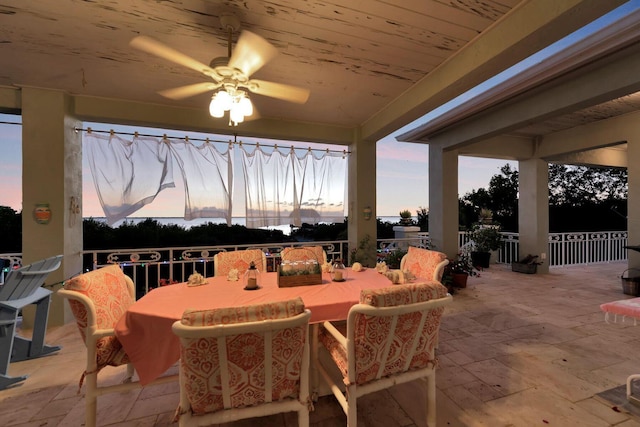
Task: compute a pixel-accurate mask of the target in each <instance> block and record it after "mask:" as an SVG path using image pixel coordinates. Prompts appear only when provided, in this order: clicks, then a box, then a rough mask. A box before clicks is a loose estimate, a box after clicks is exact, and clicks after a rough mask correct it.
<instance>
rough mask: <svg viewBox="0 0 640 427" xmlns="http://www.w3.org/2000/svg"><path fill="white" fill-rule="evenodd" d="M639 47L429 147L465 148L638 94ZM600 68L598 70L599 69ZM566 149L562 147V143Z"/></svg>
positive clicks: (439, 136) (445, 134)
mask: <svg viewBox="0 0 640 427" xmlns="http://www.w3.org/2000/svg"><path fill="white" fill-rule="evenodd" d="M638 50H640V45H634V46H630V47H628V48H627V49H625V50H621V51H619V52H617V53H616V54H615V55H612V56H610V57H607V58H602V59H601V60H600V61H598V63H597V64H592V65H591V66H590V67H589V69H582V70H578V71H576V72H575V73H573V74H567V75H565V76H564V77H563V78H562V79H557V80H555V81H553V82H550V83H548V84H546V85H543V86H541V87H539V88H537V89H536V90H532V91H529V92H527V93H525V94H523V95H520V96H518V97H515V98H513V99H512V100H510V101H508V102H503V103H501V104H499V105H497V106H495V107H493V108H491V109H488V110H487V111H485V112H483V113H481V114H477V115H475V116H473V117H471V118H468V119H466V120H463V121H461V122H460V123H459V124H457V125H455V126H451V127H449V128H448V129H445V130H443V131H441V132H438V133H436V134H435V135H430V136H425V137H428V140H429V143H438V144H441V145H443V146H444V147H446V148H451V149H454V148H458V149H459V148H461V147H464V146H465V145H469V144H473V143H475V142H478V141H483V140H486V139H488V138H491V137H494V136H497V135H500V134H505V133H509V132H513V131H515V130H517V129H519V128H521V127H523V126H527V125H528V124H530V123H536V122H540V121H544V120H545V119H548V118H550V117H554V116H559V115H562V114H566V113H570V112H574V111H578V110H580V109H583V108H586V107H590V106H594V105H598V104H600V103H603V102H606V101H609V100H612V99H615V98H619V97H621V96H624V95H628V94H630V93H634V92H637V91H639V90H640V80H639V79H638V77H637V76H638V75H640V54H638ZM596 65H599V66H600V67H599V68H597V67H596ZM563 144H564V143H563Z"/></svg>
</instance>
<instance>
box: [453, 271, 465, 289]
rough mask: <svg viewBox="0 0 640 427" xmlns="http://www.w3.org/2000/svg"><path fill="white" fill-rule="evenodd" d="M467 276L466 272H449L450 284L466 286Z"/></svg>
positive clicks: (458, 286)
mask: <svg viewBox="0 0 640 427" xmlns="http://www.w3.org/2000/svg"><path fill="white" fill-rule="evenodd" d="M468 278H469V275H468V274H467V273H451V284H452V285H453V286H455V287H456V288H466V287H467V279H468Z"/></svg>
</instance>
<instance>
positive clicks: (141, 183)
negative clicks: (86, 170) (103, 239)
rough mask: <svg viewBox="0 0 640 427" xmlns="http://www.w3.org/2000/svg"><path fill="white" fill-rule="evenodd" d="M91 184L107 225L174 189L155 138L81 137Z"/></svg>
mask: <svg viewBox="0 0 640 427" xmlns="http://www.w3.org/2000/svg"><path fill="white" fill-rule="evenodd" d="M84 141H85V142H86V145H85V147H86V149H87V151H88V156H89V166H90V168H91V174H92V175H93V182H94V184H95V187H96V192H97V193H98V198H99V199H100V204H101V205H102V209H103V210H104V214H105V217H106V218H107V222H108V223H109V224H113V223H115V222H117V221H119V220H121V219H123V218H126V217H127V216H128V215H131V214H132V213H134V212H135V211H137V210H138V209H140V208H141V207H143V206H144V205H146V204H148V203H151V202H152V201H153V200H154V199H155V197H156V196H157V195H158V193H159V192H160V191H162V190H163V189H165V188H171V187H175V184H174V181H173V166H172V165H173V163H172V162H171V154H170V151H169V147H168V146H167V144H159V143H158V140H157V139H155V138H146V137H138V138H133V140H131V141H127V140H125V139H123V138H121V137H120V136H118V135H115V134H114V135H108V136H107V135H98V134H96V133H87V134H85V136H84Z"/></svg>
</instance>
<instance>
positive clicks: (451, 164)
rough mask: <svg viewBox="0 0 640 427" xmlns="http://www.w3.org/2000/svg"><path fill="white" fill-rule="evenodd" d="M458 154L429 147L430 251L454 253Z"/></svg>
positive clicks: (456, 247)
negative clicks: (432, 249) (432, 248)
mask: <svg viewBox="0 0 640 427" xmlns="http://www.w3.org/2000/svg"><path fill="white" fill-rule="evenodd" d="M458 223H459V218H458V152H457V151H456V150H452V151H443V150H442V148H441V147H440V146H438V145H437V144H433V143H430V144H429V236H430V237H431V243H432V245H433V247H434V249H436V250H438V251H441V252H444V253H446V254H447V255H448V256H449V257H450V258H454V257H455V256H456V255H457V253H458Z"/></svg>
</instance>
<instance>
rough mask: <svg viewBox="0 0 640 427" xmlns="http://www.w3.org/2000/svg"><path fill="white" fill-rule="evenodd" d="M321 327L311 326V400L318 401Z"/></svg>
mask: <svg viewBox="0 0 640 427" xmlns="http://www.w3.org/2000/svg"><path fill="white" fill-rule="evenodd" d="M319 329H320V328H319V326H318V324H317V323H314V324H313V325H311V400H312V401H314V402H317V401H318V389H319V381H318V380H319V378H318V333H319Z"/></svg>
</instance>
